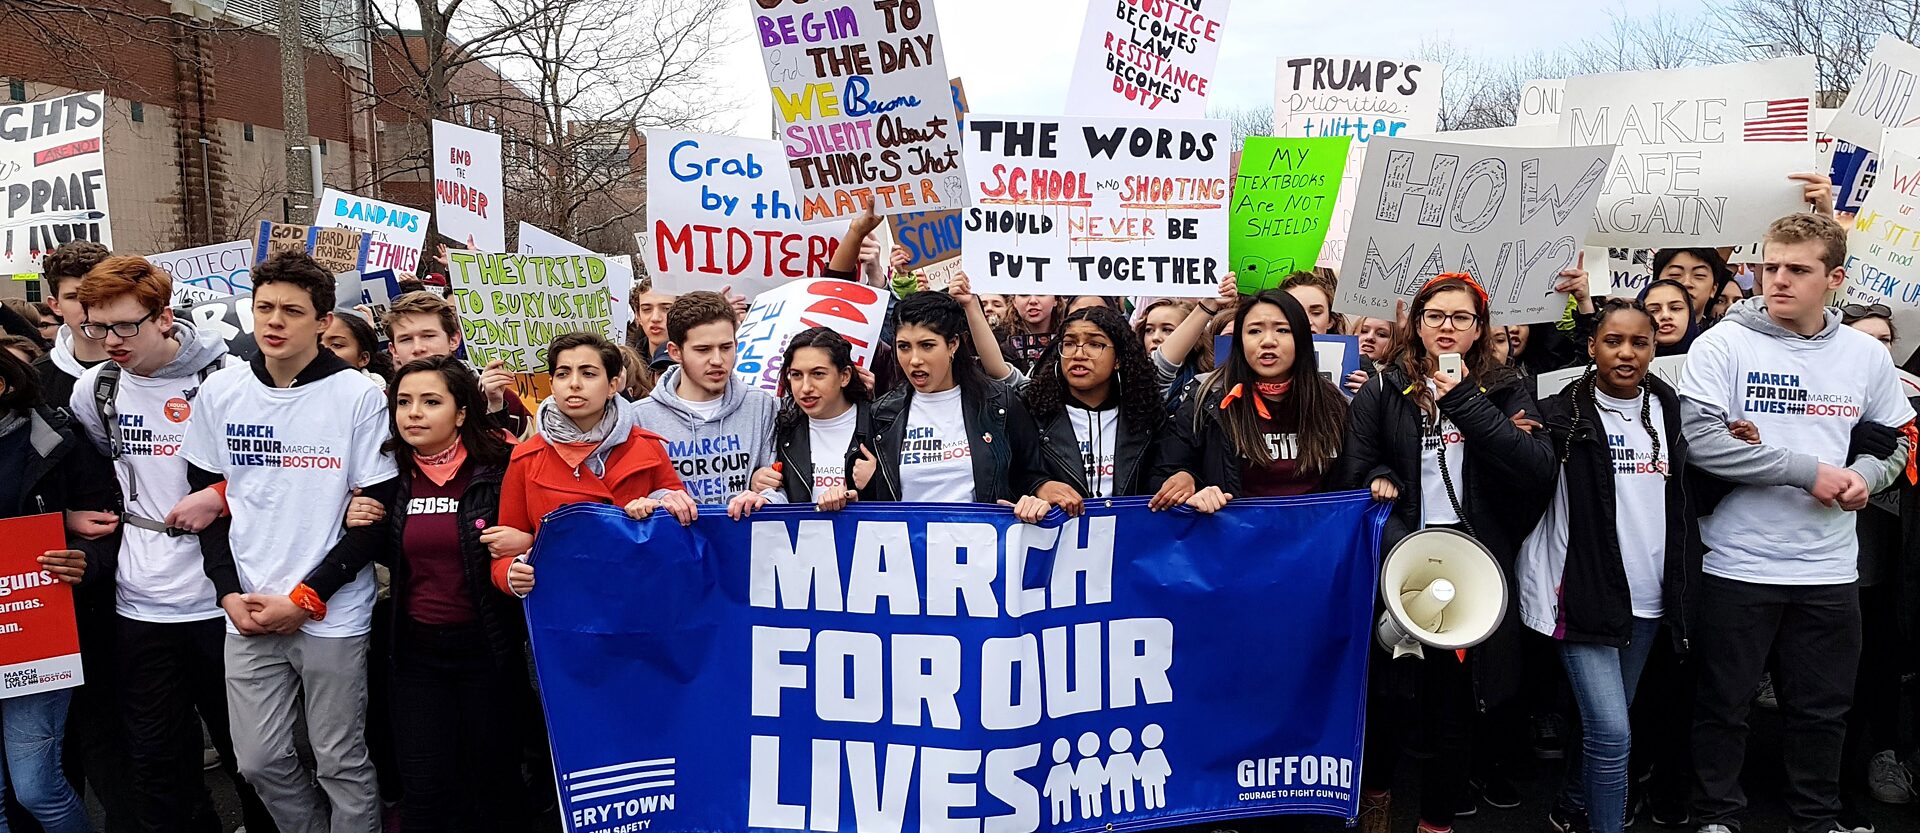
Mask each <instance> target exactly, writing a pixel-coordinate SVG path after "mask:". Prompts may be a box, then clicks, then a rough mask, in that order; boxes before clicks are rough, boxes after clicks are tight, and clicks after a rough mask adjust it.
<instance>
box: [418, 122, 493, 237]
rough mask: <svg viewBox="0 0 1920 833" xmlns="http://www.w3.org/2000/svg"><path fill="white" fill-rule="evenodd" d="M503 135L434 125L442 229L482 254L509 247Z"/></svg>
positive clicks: (437, 213)
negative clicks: (503, 166)
mask: <svg viewBox="0 0 1920 833" xmlns="http://www.w3.org/2000/svg"><path fill="white" fill-rule="evenodd" d="M502 176H503V173H502V170H501V161H500V136H499V135H498V134H495V133H488V132H486V131H484V130H474V129H473V128H471V127H463V126H461V125H458V124H449V123H447V122H443V121H435V122H434V123H433V216H434V219H436V220H438V221H440V233H441V234H443V235H446V236H448V237H451V238H453V239H455V240H459V241H463V242H464V241H467V240H471V241H473V243H472V245H473V246H474V248H476V249H478V250H479V251H483V252H500V251H505V250H506V248H507V214H506V211H507V206H506V185H505V184H504V180H503V179H502Z"/></svg>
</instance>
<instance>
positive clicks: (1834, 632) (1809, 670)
mask: <svg viewBox="0 0 1920 833" xmlns="http://www.w3.org/2000/svg"><path fill="white" fill-rule="evenodd" d="M1764 247H1765V248H1764V250H1763V252H1762V257H1763V258H1764V261H1763V265H1762V267H1761V270H1762V272H1761V285H1762V287H1763V290H1762V297H1759V298H1753V299H1749V300H1746V301H1742V302H1740V303H1738V304H1735V305H1734V306H1733V307H1732V309H1730V310H1729V311H1728V312H1727V315H1726V317H1725V318H1724V319H1723V320H1722V321H1721V323H1720V324H1719V325H1717V326H1715V327H1714V328H1713V329H1711V330H1708V331H1707V332H1706V334H1705V335H1702V336H1701V337H1700V338H1699V339H1698V340H1697V341H1695V342H1694V344H1693V347H1692V349H1691V350H1689V351H1688V354H1687V365H1686V368H1685V370H1684V371H1683V372H1682V375H1681V383H1680V397H1681V414H1682V420H1683V423H1682V427H1683V430H1684V432H1685V434H1686V437H1687V442H1688V443H1689V445H1690V447H1691V448H1692V452H1693V464H1694V465H1696V466H1698V467H1699V468H1701V469H1702V470H1704V471H1706V472H1707V473H1709V474H1713V475H1715V476H1717V477H1720V478H1722V479H1724V480H1727V481H1730V482H1732V483H1733V484H1735V487H1734V489H1733V491H1732V492H1730V493H1728V494H1727V496H1726V497H1725V498H1723V499H1721V501H1720V503H1719V504H1718V506H1717V507H1715V508H1714V509H1713V510H1712V512H1711V514H1709V515H1707V516H1706V517H1703V518H1702V519H1701V521H1700V535H1701V540H1702V542H1703V543H1704V544H1705V547H1706V553H1705V556H1704V558H1703V570H1704V572H1705V575H1704V576H1702V577H1701V579H1700V587H1699V590H1698V591H1697V594H1696V595H1697V598H1698V599H1699V609H1698V621H1699V625H1698V627H1697V628H1696V629H1695V631H1694V632H1695V636H1694V639H1693V643H1694V644H1693V656H1694V657H1695V658H1696V660H1695V661H1696V662H1698V663H1699V672H1698V673H1699V684H1698V689H1697V691H1696V694H1695V711H1694V733H1693V750H1694V751H1693V757H1694V769H1695V779H1696V784H1695V798H1694V810H1695V818H1696V820H1697V821H1698V822H1699V824H1700V828H1699V829H1700V833H1731V832H1732V831H1735V830H1738V829H1739V823H1740V822H1739V819H1738V815H1739V813H1740V811H1741V810H1742V809H1744V808H1745V806H1746V796H1745V794H1744V793H1742V792H1741V788H1740V768H1741V764H1742V763H1743V762H1744V761H1745V759H1746V737H1747V723H1746V720H1747V711H1748V703H1749V701H1750V700H1751V699H1752V696H1753V690H1754V687H1755V685H1756V684H1757V683H1758V681H1759V679H1760V674H1761V672H1762V671H1763V670H1764V668H1765V667H1766V662H1767V657H1768V654H1769V653H1774V654H1776V655H1777V656H1778V658H1779V663H1778V666H1777V670H1776V671H1775V676H1774V686H1775V691H1777V692H1778V693H1779V699H1780V710H1781V714H1782V715H1783V717H1784V718H1785V721H1786V732H1787V737H1789V738H1791V739H1792V743H1793V747H1794V748H1793V752H1792V754H1790V755H1788V756H1787V783H1786V799H1787V809H1788V813H1789V815H1790V818H1791V822H1792V823H1791V829H1792V830H1793V831H1794V833H1832V831H1836V830H1839V829H1840V826H1839V823H1838V816H1839V812H1840V790H1839V776H1840V755H1841V745H1842V740H1843V738H1844V736H1845V734H1846V725H1845V719H1844V718H1845V715H1846V713H1847V708H1848V706H1849V705H1850V704H1851V702H1852V699H1853V689H1854V675H1855V672H1856V670H1857V667H1858V664H1859V659H1860V627H1861V625H1860V597H1859V591H1858V589H1857V588H1855V587H1854V581H1855V579H1856V578H1857V577H1858V572H1857V570H1856V563H1857V558H1858V555H1859V546H1858V540H1857V538H1856V537H1855V533H1854V520H1855V519H1854V515H1853V514H1852V513H1853V512H1855V511H1858V510H1859V509H1861V508H1862V507H1864V506H1866V505H1867V497H1868V496H1869V495H1871V494H1873V493H1874V492H1877V491H1879V490H1881V489H1884V488H1886V487H1887V486H1889V485H1891V484H1892V483H1893V482H1894V481H1895V479H1896V478H1898V477H1899V476H1900V475H1901V474H1902V473H1903V471H1904V470H1905V465H1906V460H1907V453H1908V443H1907V441H1906V440H1905V439H1904V438H1902V439H1901V440H1899V441H1898V443H1897V444H1896V445H1897V450H1896V451H1895V452H1894V453H1893V454H1892V455H1889V456H1887V457H1884V458H1876V457H1872V456H1868V455H1865V454H1860V455H1855V454H1853V453H1852V452H1851V451H1850V450H1849V446H1850V440H1851V437H1852V434H1853V432H1854V431H1855V429H1856V428H1859V427H1860V426H1862V425H1863V424H1867V423H1872V424H1876V425H1879V426H1884V427H1886V428H1899V427H1902V426H1905V425H1906V424H1907V423H1909V422H1910V421H1911V420H1912V419H1913V409H1912V408H1911V407H1909V406H1908V404H1907V399H1906V396H1905V394H1904V392H1903V391H1902V390H1901V387H1900V382H1899V377H1898V376H1897V375H1896V373H1895V371H1894V368H1893V363H1892V361H1891V359H1890V358H1889V357H1888V355H1887V351H1886V349H1885V348H1883V347H1881V346H1880V344H1879V343H1878V342H1875V341H1874V340H1873V338H1872V337H1870V336H1868V335H1866V334H1864V333H1861V332H1859V331H1857V330H1854V329H1852V328H1849V327H1845V326H1842V325H1841V323H1840V314H1839V312H1838V311H1837V310H1832V309H1828V308H1827V307H1826V305H1825V302H1826V298H1827V296H1828V294H1829V293H1831V292H1832V291H1834V290H1837V289H1839V288H1840V286H1841V284H1842V283H1844V282H1845V280H1846V270H1845V268H1844V264H1845V263H1846V260H1847V233H1846V229H1844V228H1843V227H1841V225H1840V224H1839V223H1837V222H1835V221H1834V220H1833V219H1832V218H1831V217H1828V216H1825V215H1822V214H1795V215H1792V216H1789V217H1785V218H1782V219H1780V220H1778V221H1776V222H1774V224H1773V226H1772V227H1771V228H1769V229H1768V230H1767V234H1766V237H1765V238H1764ZM1739 420H1748V421H1751V422H1752V423H1753V424H1754V425H1756V426H1757V427H1758V429H1759V433H1760V438H1761V444H1757V445H1750V444H1748V443H1746V442H1744V441H1742V440H1740V439H1737V438H1735V437H1734V436H1732V435H1731V434H1730V433H1729V431H1728V426H1729V425H1730V424H1731V423H1733V422H1735V421H1739Z"/></svg>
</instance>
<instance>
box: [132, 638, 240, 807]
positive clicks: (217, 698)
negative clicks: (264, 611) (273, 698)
mask: <svg viewBox="0 0 1920 833" xmlns="http://www.w3.org/2000/svg"><path fill="white" fill-rule="evenodd" d="M226 621H227V620H226V618H225V617H220V618H216V619H203V620H201V621H198V622H140V621H136V620H133V619H128V618H125V617H120V618H119V624H118V636H119V646H118V647H119V651H118V663H117V665H118V667H117V671H118V674H119V680H118V682H119V685H120V692H119V694H120V701H121V710H120V711H121V715H122V716H123V718H124V722H125V726H126V730H127V753H128V756H129V759H130V760H131V763H132V775H131V778H130V780H131V782H132V785H133V790H132V791H133V805H134V815H135V816H136V817H137V818H138V820H139V829H140V830H143V831H148V833H176V831H178V832H179V833H186V831H200V830H207V829H212V830H218V829H219V823H218V820H217V819H211V823H212V827H211V828H209V827H208V824H209V821H210V819H209V818H208V817H207V815H206V814H199V813H196V812H195V811H196V809H198V808H200V807H202V806H204V805H205V804H206V803H207V798H206V792H207V788H206V783H205V782H204V780H203V779H202V776H201V770H202V766H201V764H202V761H201V745H200V724H201V723H205V724H206V726H207V734H208V735H209V736H211V737H212V738H213V748H214V749H215V750H216V751H218V752H219V753H220V770H221V771H222V772H224V773H226V775H227V777H228V778H229V779H232V781H233V786H234V789H235V790H236V791H237V792H238V793H239V796H240V810H241V814H242V817H243V819H244V823H245V824H246V826H247V833H253V831H256V830H267V831H271V830H274V829H275V828H274V824H273V817H272V816H269V815H268V814H267V808H266V807H265V806H264V805H262V804H261V803H260V797H259V796H257V795H255V794H254V792H253V788H252V787H249V786H247V782H246V780H245V779H243V778H241V777H240V772H239V770H237V769H235V766H234V757H233V735H232V734H231V733H230V732H229V731H228V722H227V671H226V659H225V645H226V640H227V630H226Z"/></svg>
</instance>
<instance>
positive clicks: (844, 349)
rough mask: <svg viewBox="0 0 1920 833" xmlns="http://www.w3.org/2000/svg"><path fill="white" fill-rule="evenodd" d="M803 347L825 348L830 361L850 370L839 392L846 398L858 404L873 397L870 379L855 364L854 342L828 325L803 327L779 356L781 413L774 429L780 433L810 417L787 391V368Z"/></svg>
mask: <svg viewBox="0 0 1920 833" xmlns="http://www.w3.org/2000/svg"><path fill="white" fill-rule="evenodd" d="M803 347H812V348H814V349H817V350H824V351H826V354H827V361H828V362H831V363H832V364H833V366H834V368H835V369H838V370H844V371H847V383H846V384H845V385H842V386H841V387H840V392H841V393H842V394H844V395H845V396H846V397H847V401H848V402H852V403H854V404H855V405H858V404H860V403H862V402H866V401H867V400H869V399H871V398H873V394H872V393H871V392H870V391H868V390H867V380H865V379H862V378H860V371H859V369H858V368H855V367H854V365H853V345H852V344H851V343H849V342H848V341H847V338H846V336H843V335H841V334H839V333H836V332H834V331H833V330H830V329H828V328H826V327H813V328H810V329H805V330H801V331H800V332H799V333H798V334H796V335H795V336H794V337H793V340H792V341H789V342H787V349H786V352H784V353H782V354H781V355H780V413H779V415H778V416H776V417H774V423H773V424H774V430H775V431H777V432H779V433H781V434H785V433H786V431H787V429H789V428H792V427H793V426H795V425H798V424H800V421H801V420H803V419H806V416H807V414H806V412H805V411H802V410H800V406H799V405H797V404H795V403H794V401H793V392H792V391H789V390H787V370H786V369H787V368H789V367H792V366H793V357H794V354H796V353H799V352H800V349H801V348H803Z"/></svg>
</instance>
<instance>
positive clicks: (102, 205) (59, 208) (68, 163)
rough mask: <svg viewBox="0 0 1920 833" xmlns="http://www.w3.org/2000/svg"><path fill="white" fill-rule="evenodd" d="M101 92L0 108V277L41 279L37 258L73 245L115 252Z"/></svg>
mask: <svg viewBox="0 0 1920 833" xmlns="http://www.w3.org/2000/svg"><path fill="white" fill-rule="evenodd" d="M106 98H107V96H106V93H99V92H94V93H74V94H73V95H68V96H61V97H59V98H50V99H47V100H45V101H33V102H28V103H25V104H10V105H7V106H5V107H0V186H4V187H3V188H0V193H3V194H4V195H5V198H6V201H5V202H4V203H0V205H4V206H5V210H6V213H5V214H0V274H5V275H37V274H40V259H41V258H43V257H46V256H47V254H48V253H50V252H52V251H53V250H54V249H57V248H59V247H60V244H62V243H66V242H69V241H73V240H91V241H93V242H95V243H99V244H100V245H102V246H106V247H107V248H109V249H111V248H113V228H112V223H111V221H110V218H109V217H108V209H107V157H106V153H105V151H104V149H103V148H104V144H103V143H102V141H101V131H102V127H103V126H104V124H105V123H106V113H107V105H106Z"/></svg>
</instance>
